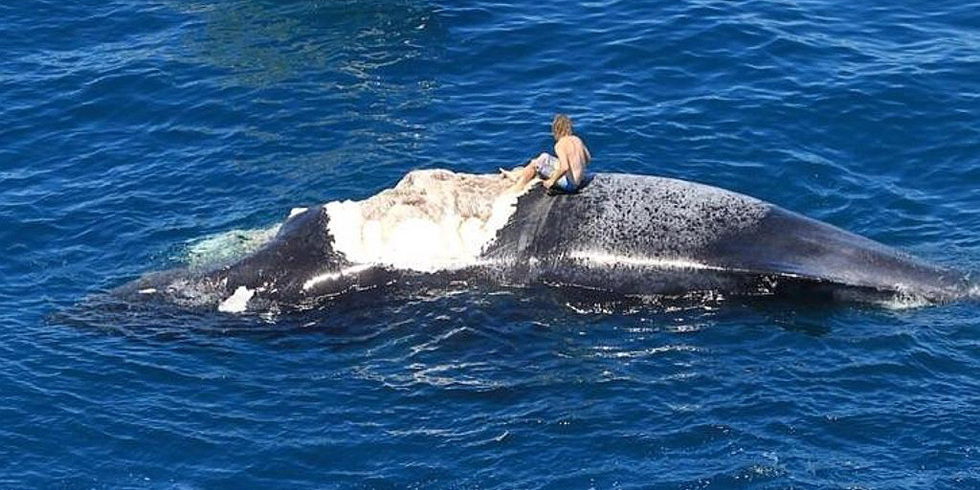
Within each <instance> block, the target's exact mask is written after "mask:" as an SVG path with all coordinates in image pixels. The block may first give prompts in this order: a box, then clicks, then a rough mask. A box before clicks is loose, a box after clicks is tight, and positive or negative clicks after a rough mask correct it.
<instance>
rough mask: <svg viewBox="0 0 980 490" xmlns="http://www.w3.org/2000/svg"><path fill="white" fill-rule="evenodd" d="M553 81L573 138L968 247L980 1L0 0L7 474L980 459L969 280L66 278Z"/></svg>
mask: <svg viewBox="0 0 980 490" xmlns="http://www.w3.org/2000/svg"><path fill="white" fill-rule="evenodd" d="M555 112H566V113H568V114H569V115H571V116H572V118H573V120H574V122H575V127H576V130H577V131H578V132H579V133H580V134H581V135H582V137H583V138H584V140H585V141H586V142H587V144H588V145H589V146H590V147H591V149H592V153H593V154H594V156H595V161H594V164H593V169H594V170H595V171H615V172H632V173H641V174H656V175H663V176H668V177H676V178H683V179H688V180H694V181H698V182H703V183H707V184H712V185H717V186H721V187H724V188H727V189H731V190H734V191H738V192H743V193H747V194H750V195H753V196H755V197H758V198H761V199H764V200H767V201H771V202H773V203H776V204H778V205H780V206H783V207H785V208H788V209H791V210H794V211H798V212H801V213H804V214H806V215H808V216H811V217H814V218H817V219H821V220H824V221H827V222H829V223H832V224H834V225H837V226H840V227H842V228H845V229H847V230H850V231H853V232H856V233H859V234H862V235H864V236H867V237H870V238H872V239H875V240H878V241H881V242H883V243H886V244H888V245H891V246H894V247H896V248H899V249H901V250H904V251H907V252H910V253H912V254H915V255H917V256H919V257H921V258H924V259H926V260H930V261H933V262H936V263H939V264H942V265H944V266H948V267H954V268H959V269H962V270H966V271H977V270H978V269H980V212H978V211H980V190H978V189H980V2H978V1H977V0H957V1H948V0H939V1H935V0H930V1H924V0H908V1H902V2H880V1H870V0H852V1H831V0H809V1H794V0H771V1H764V0H745V1H710V0H703V1H693V0H692V1H626V0H597V1H587V2H553V1H543V2H541V1H513V2H476V1H472V0H459V1H425V0H419V1H397V0H391V1H378V0H357V1H354V0H317V1H311V0H277V1H272V0H226V1H208V0H204V1H178V0H174V1H157V0H141V1H134V0H104V1H91V0H80V1H67V2H66V1H53V0H16V1H15V0H10V1H6V2H3V3H2V4H0V252H2V257H3V258H2V260H0V488H10V489H27V488H38V489H41V488H57V489H102V488H106V489H117V488H134V489H188V490H189V489H219V488H228V489H242V488H359V489H374V488H378V489H402V488H407V489H429V488H449V489H478V488H479V489H497V488H507V489H530V488H550V489H561V490H567V489H589V488H595V489H625V488H657V489H660V488H663V489H742V488H752V489H782V488H796V489H894V488H902V489H976V488H980V304H978V303H976V302H970V301H966V302H960V303H955V304H950V305H942V306H929V307H905V308H881V307H871V306H861V305H845V304H842V305H807V304H795V303H790V302H785V301H756V302H751V303H749V302H738V301H720V302H712V303H706V304H697V305H687V306H671V305H668V304H657V303H651V304H648V303H643V304H628V303H622V304H618V303H613V304H607V303H602V302H594V303H593V302H590V301H587V300H585V301H583V300H581V299H578V300H575V301H572V300H569V298H567V297H566V296H564V295H563V294H561V293H559V292H555V291H550V290H542V291H522V290H512V289H501V290H499V291H497V290H490V291H487V290H481V291H475V290H467V289H465V288H460V289H459V290H452V291H436V292H426V293H420V294H417V295H408V296H403V297H385V296H384V295H377V294H374V295H372V294H371V293H366V294H365V295H363V296H362V297H360V298H352V299H350V301H343V302H337V303H336V304H332V305H330V306H329V307H324V308H321V309H318V310H314V311H310V312H307V313H304V314H302V315H299V314H294V315H280V316H275V317H269V316H265V317H263V316H249V315H246V316H236V315H224V314H218V313H213V314H212V313H203V312H180V311H170V312H164V311H155V310H152V309H151V310H146V309H144V308H142V307H141V305H115V307H113V308H89V307H86V306H85V305H86V304H87V303H88V302H90V301H91V298H93V297H95V296H98V295H99V293H102V292H105V291H107V290H109V289H112V288H114V287H117V286H120V285H122V284H124V283H126V282H127V281H130V280H132V279H134V278H136V277H139V276H140V275H141V274H143V273H146V272H149V271H154V270H161V269H167V268H171V267H176V266H180V265H182V264H187V263H191V262H193V261H195V260H199V259H200V257H201V256H202V255H204V256H207V257H212V258H213V256H221V255H223V254H230V255H234V254H235V253H237V252H236V250H240V249H242V248H247V247H248V246H249V239H250V238H251V237H254V236H255V235H256V233H262V232H261V231H256V230H268V229H269V228H270V227H273V226H275V225H276V224H277V223H279V222H280V221H282V219H283V218H284V217H285V216H286V215H287V214H288V213H289V210H290V208H292V207H296V206H308V205H311V204H316V203H321V202H325V201H330V200H337V199H362V198H365V197H368V196H370V195H372V194H374V193H376V192H378V191H379V190H381V189H384V188H387V187H391V186H393V185H394V184H395V183H396V182H397V181H398V179H399V178H400V177H401V176H403V175H404V174H405V173H406V172H408V171H410V170H413V169H420V168H439V167H442V168H449V169H452V170H456V171H467V172H490V171H494V170H495V169H497V167H501V166H513V165H518V164H521V163H523V162H525V161H527V159H529V158H531V157H533V156H535V155H537V154H538V153H540V152H542V151H545V150H548V149H549V147H550V144H551V139H550V134H549V130H550V121H551V116H552V115H553V114H554V113H555ZM899 306H900V305H899Z"/></svg>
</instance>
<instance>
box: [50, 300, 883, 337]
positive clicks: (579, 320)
mask: <svg viewBox="0 0 980 490" xmlns="http://www.w3.org/2000/svg"><path fill="white" fill-rule="evenodd" d="M855 310H867V311H871V312H873V311H881V309H880V308H877V307H873V306H862V305H859V304H847V303H839V302H836V303H835V302H830V301H826V300H825V299H820V298H818V299H812V300H807V299H803V298H798V297H797V298H780V297H773V296H763V297H750V298H725V297H722V296H720V295H718V294H712V293H704V294H690V295H686V296H683V297H646V298H639V297H623V296H620V295H615V294H612V293H604V292H600V291H594V290H584V289H579V288H573V287H551V286H540V287H532V288H500V287H489V286H471V285H460V286H458V287H455V288H448V289H447V288H435V289H425V288H419V287H415V286H411V287H406V285H389V286H385V287H378V288H372V289H365V290H361V291H357V292H353V293H347V294H343V295H340V296H337V297H334V298H330V299H326V300H323V301H319V302H317V303H316V304H315V305H311V306H310V307H308V308H306V309H302V310H295V309H294V310H288V311H285V310H279V309H277V308H275V307H273V308H272V309H270V310H269V311H264V312H252V313H247V314H237V315H233V314H225V313H220V312H217V311H213V310H210V309H209V310H203V309H198V310H194V309H185V308H181V307H178V306H175V305H173V304H170V303H166V302H161V301H152V300H151V301H146V302H134V301H131V300H126V299H123V298H119V297H116V296H114V295H112V294H111V293H100V294H96V295H92V296H90V297H89V298H87V299H86V300H85V301H83V302H80V303H79V304H77V305H75V306H73V307H70V308H67V309H64V310H62V311H59V312H57V313H54V314H52V315H50V316H49V317H48V323H49V324H51V325H64V326H70V327H76V328H82V329H90V330H93V331H97V332H101V333H104V334H107V335H119V336H124V337H134V338H139V339H144V340H147V341H163V342H166V341H192V342H204V343H207V340H206V339H208V338H228V337H234V338H246V339H253V340H258V341H264V340H269V339H281V338H284V337H290V336H305V335H309V334H315V335H317V336H318V337H321V338H320V340H319V342H322V343H325V344H326V345H332V346H353V345H359V344H365V343H370V342H372V341H374V340H375V339H377V338H379V337H383V336H385V335H386V334H388V333H390V332H392V331H398V330H400V329H431V330H432V331H433V332H444V331H449V330H452V329H455V328H460V327H463V328H468V329H482V330H483V334H485V335H490V336H496V337H500V338H502V339H507V338H509V337H520V336H522V335H524V334H526V333H527V332H526V331H524V330H525V329H530V330H533V329H537V328H545V329H548V330H550V331H552V332H553V333H559V334H560V332H562V331H566V332H571V331H581V330H582V329H586V330H587V329H590V328H594V327H596V326H600V325H607V324H622V325H636V324H640V323H642V324H644V325H647V326H653V327H650V328H652V329H653V330H655V331H658V332H661V333H667V334H670V333H685V332H690V331H694V330H701V329H702V328H701V327H702V326H704V325H718V324H730V325H759V324H763V325H770V326H776V327H779V328H780V329H782V330H784V331H786V332H795V333H802V334H805V335H808V336H816V337H819V336H824V335H827V334H829V333H831V332H832V331H833V328H834V325H839V324H840V322H841V319H842V318H843V317H848V316H850V315H851V314H853V313H854V312H855ZM881 314H883V315H886V314H889V313H888V312H882V313H881ZM891 314H894V312H891ZM430 333H431V332H430Z"/></svg>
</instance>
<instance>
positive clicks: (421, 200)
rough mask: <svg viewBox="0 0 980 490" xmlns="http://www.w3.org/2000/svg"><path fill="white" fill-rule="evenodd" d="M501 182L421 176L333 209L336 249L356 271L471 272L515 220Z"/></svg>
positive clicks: (512, 196) (431, 173)
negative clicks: (374, 267) (360, 267)
mask: <svg viewBox="0 0 980 490" xmlns="http://www.w3.org/2000/svg"><path fill="white" fill-rule="evenodd" d="M511 184H512V182H511V181H509V180H507V179H504V178H502V177H501V176H499V175H473V174H457V173H454V172H450V171H448V170H418V171H414V172H411V173H409V174H408V175H406V176H405V177H404V178H403V179H402V180H401V181H400V182H399V183H398V185H396V186H395V187H394V188H393V189H387V190H384V191H382V192H380V193H378V194H377V195H375V196H372V197H370V198H368V199H365V200H363V201H335V202H330V203H327V205H326V210H327V213H328V215H329V217H330V222H329V223H330V224H329V232H330V234H331V235H332V236H333V237H334V249H335V250H336V251H338V252H341V253H343V254H344V255H345V256H346V257H347V259H348V260H350V261H351V262H354V263H358V264H383V265H387V266H391V267H394V268H398V269H409V270H416V271H420V272H433V271H437V270H443V269H456V268H461V267H466V266H468V265H473V264H475V263H476V262H477V260H478V258H479V256H480V253H481V252H482V251H483V250H484V248H485V247H486V246H487V245H489V244H490V243H491V242H492V241H493V239H494V238H495V237H496V235H497V231H498V230H500V228H502V227H503V226H504V225H506V224H507V220H508V219H509V218H510V216H511V215H512V214H513V213H514V210H515V205H516V203H517V196H518V195H519V194H518V193H513V192H509V191H508V188H509V187H510V185H511Z"/></svg>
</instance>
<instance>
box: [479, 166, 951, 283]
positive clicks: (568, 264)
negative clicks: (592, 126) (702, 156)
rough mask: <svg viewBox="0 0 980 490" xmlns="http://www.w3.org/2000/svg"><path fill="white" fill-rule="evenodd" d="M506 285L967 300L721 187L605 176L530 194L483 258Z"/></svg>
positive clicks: (917, 272)
mask: <svg viewBox="0 0 980 490" xmlns="http://www.w3.org/2000/svg"><path fill="white" fill-rule="evenodd" d="M484 255H485V257H486V258H487V259H488V260H489V261H490V262H491V264H492V265H490V266H487V267H486V268H485V271H484V273H486V274H488V275H490V276H491V277H493V278H494V279H496V280H498V281H500V282H503V283H508V284H516V285H523V284H534V283H548V284H560V285H574V286H581V287H587V288H595V289H602V290H609V291H615V292H618V293H623V294H634V295H655V294H665V295H683V294H687V293H691V292H698V291H713V292H718V293H722V294H726V295H757V294H774V293H779V292H781V291H787V290H792V291H793V292H801V291H802V292H803V293H805V294H809V293H814V294H822V295H830V296H831V297H833V298H838V299H862V298H864V297H867V298H868V299H879V298H882V297H887V296H894V295H896V294H899V295H901V294H909V295H915V296H918V297H922V298H924V299H929V300H933V301H946V300H951V299H955V298H957V297H960V296H962V295H963V294H964V293H965V291H966V289H967V287H968V283H967V281H966V279H965V278H964V277H963V276H962V274H959V273H957V272H955V271H948V270H944V269H940V268H938V267H935V266H932V265H928V264H924V263H921V262H919V261H916V260H915V259H914V258H912V257H909V256H907V255H905V254H902V253H900V252H897V251H895V250H894V249H891V248H888V247H886V246H884V245H881V244H879V243H877V242H873V241H871V240H868V239H866V238H863V237H860V236H857V235H854V234H852V233H848V232H846V231H844V230H841V229H839V228H836V227H833V226H830V225H827V224H825V223H821V222H818V221H815V220H812V219H809V218H806V217H804V216H801V215H798V214H795V213H792V212H789V211H786V210H784V209H781V208H778V207H776V206H773V205H771V204H768V203H765V202H763V201H759V200H757V199H754V198H751V197H748V196H744V195H741V194H737V193H733V192H729V191H725V190H722V189H718V188H715V187H710V186H705V185H700V184H695V183H691V182H686V181H680V180H674V179H665V178H659V177H649V176H637V175H620V174H600V175H598V176H596V178H595V179H594V181H593V182H592V184H590V185H589V186H588V187H586V188H585V189H583V190H582V191H581V192H580V193H579V194H575V195H559V196H548V195H546V194H545V193H543V192H536V190H532V191H531V192H529V193H528V194H527V195H525V196H523V197H522V198H521V200H520V201H519V204H518V209H517V212H516V213H515V214H514V216H513V217H512V218H511V221H510V222H509V223H508V225H507V226H506V227H504V229H502V230H501V231H500V233H499V234H498V238H497V240H496V241H495V242H494V243H493V244H492V245H491V246H490V247H489V248H488V249H487V250H486V251H485V254H484Z"/></svg>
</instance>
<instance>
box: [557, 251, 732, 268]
mask: <svg viewBox="0 0 980 490" xmlns="http://www.w3.org/2000/svg"><path fill="white" fill-rule="evenodd" d="M568 258H570V259H576V260H581V261H584V262H587V263H593V264H602V265H613V266H615V265H626V266H633V267H651V268H655V269H686V270H714V271H724V270H730V269H726V268H724V267H718V266H715V265H710V264H704V263H701V262H695V261H693V260H690V259H683V258H666V257H630V256H625V255H614V254H608V253H604V252H596V251H576V252H572V253H570V254H568Z"/></svg>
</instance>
